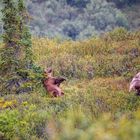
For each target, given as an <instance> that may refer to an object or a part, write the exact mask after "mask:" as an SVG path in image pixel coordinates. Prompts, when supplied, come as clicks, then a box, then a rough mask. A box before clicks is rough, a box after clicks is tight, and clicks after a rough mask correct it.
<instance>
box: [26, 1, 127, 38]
mask: <svg viewBox="0 0 140 140" xmlns="http://www.w3.org/2000/svg"><path fill="white" fill-rule="evenodd" d="M27 4H28V9H29V12H30V14H31V15H32V16H33V18H34V20H32V21H31V25H30V26H31V30H32V34H33V35H35V36H39V37H40V36H41V37H42V36H47V37H50V38H52V37H58V38H61V39H72V40H77V39H78V40H79V39H80V40H82V39H85V38H88V37H91V36H95V35H98V34H101V33H103V32H106V31H111V30H112V29H114V28H115V27H125V28H127V29H128V28H129V23H128V21H127V19H126V17H125V16H124V14H123V13H122V12H121V11H120V10H119V9H117V8H116V7H115V6H112V5H111V4H110V3H108V2H107V1H106V0H98V1H97V0H47V1H44V0H42V1H38V0H35V1H32V0H30V1H28V2H27ZM36 9H37V10H36ZM87 21H88V22H87Z"/></svg>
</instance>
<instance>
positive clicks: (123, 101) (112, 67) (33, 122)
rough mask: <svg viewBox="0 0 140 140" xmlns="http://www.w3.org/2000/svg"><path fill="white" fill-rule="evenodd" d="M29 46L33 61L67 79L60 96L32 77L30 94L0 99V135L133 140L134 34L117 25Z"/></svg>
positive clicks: (137, 41) (138, 38) (139, 55)
mask: <svg viewBox="0 0 140 140" xmlns="http://www.w3.org/2000/svg"><path fill="white" fill-rule="evenodd" d="M32 44H33V54H34V56H35V63H36V65H38V66H40V67H41V68H42V69H43V68H45V67H46V66H48V67H50V66H51V67H52V68H53V69H54V75H56V76H57V75H58V76H59V75H61V76H64V77H66V78H67V79H68V80H67V81H66V82H64V83H63V84H62V86H61V88H62V89H63V90H64V92H65V95H64V96H62V97H59V98H50V97H48V94H47V93H46V91H45V89H44V88H43V86H42V83H41V81H38V86H36V89H35V90H34V91H32V93H30V94H19V95H16V94H9V95H4V96H3V97H1V98H0V109H1V110H0V131H1V133H0V136H1V138H6V139H33V140H34V139H38V140H43V139H50V140H51V139H52V140H56V139H57V140H59V139H60V140H65V139H79V140H82V139H83V140H86V139H87V140H88V139H95V140H96V139H110V140H112V139H124V140H125V139H130V140H131V139H135V140H137V139H139V137H140V131H139V130H140V129H139V127H140V126H139V123H140V111H139V109H140V98H139V97H137V96H135V94H134V92H131V93H129V92H128V90H129V82H130V81H131V80H132V77H133V75H135V74H136V73H137V72H138V71H139V70H140V32H133V33H130V32H128V31H126V30H125V29H122V28H121V29H120V28H119V29H115V30H114V31H112V32H109V33H106V34H105V35H103V36H100V37H95V38H90V39H87V40H84V41H60V40H58V39H53V40H50V39H48V38H40V39H39V38H32ZM2 46H3V45H2V44H1V48H2Z"/></svg>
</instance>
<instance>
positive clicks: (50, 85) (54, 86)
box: [43, 68, 66, 97]
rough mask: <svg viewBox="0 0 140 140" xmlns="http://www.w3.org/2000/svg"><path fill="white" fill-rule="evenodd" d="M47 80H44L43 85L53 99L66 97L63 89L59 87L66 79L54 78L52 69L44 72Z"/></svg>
mask: <svg viewBox="0 0 140 140" xmlns="http://www.w3.org/2000/svg"><path fill="white" fill-rule="evenodd" d="M44 75H45V78H44V80H43V85H44V87H45V89H46V90H47V92H48V93H49V94H50V95H51V96H52V97H58V96H62V95H64V92H62V90H61V88H60V87H59V86H60V84H61V83H62V82H63V81H65V80H66V79H65V78H62V77H53V76H52V69H51V68H48V69H46V70H45V71H44Z"/></svg>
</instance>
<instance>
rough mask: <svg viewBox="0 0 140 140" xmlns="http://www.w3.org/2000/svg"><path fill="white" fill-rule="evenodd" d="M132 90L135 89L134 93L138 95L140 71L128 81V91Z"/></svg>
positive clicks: (139, 92) (139, 91)
mask: <svg viewBox="0 0 140 140" xmlns="http://www.w3.org/2000/svg"><path fill="white" fill-rule="evenodd" d="M132 90H135V91H136V95H138V96H140V72H139V73H137V74H136V75H135V76H134V77H133V79H132V81H131V83H130V87H129V92H130V91H132Z"/></svg>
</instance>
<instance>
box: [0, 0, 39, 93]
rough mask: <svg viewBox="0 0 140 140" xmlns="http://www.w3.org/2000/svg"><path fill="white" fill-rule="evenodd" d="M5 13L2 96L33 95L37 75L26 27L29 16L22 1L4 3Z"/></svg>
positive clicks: (0, 91) (7, 0)
mask: <svg viewBox="0 0 140 140" xmlns="http://www.w3.org/2000/svg"><path fill="white" fill-rule="evenodd" d="M2 13H3V18H2V20H3V23H4V34H3V42H4V46H3V48H1V50H0V51H1V58H0V60H1V63H0V67H1V71H0V75H1V77H2V78H1V80H0V83H1V88H0V95H3V94H12V93H22V92H30V91H31V90H33V82H34V81H35V80H37V78H36V77H38V73H37V72H36V70H34V69H35V66H34V65H33V54H32V42H31V34H30V31H29V29H28V26H27V25H28V24H27V22H28V20H29V14H28V13H27V11H26V7H25V4H24V2H23V0H17V1H13V0H4V1H3V10H2ZM38 69H39V68H38ZM35 75H36V77H35ZM33 78H34V79H33ZM36 83H37V81H36ZM35 85H37V84H35ZM3 89H4V90H3Z"/></svg>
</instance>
